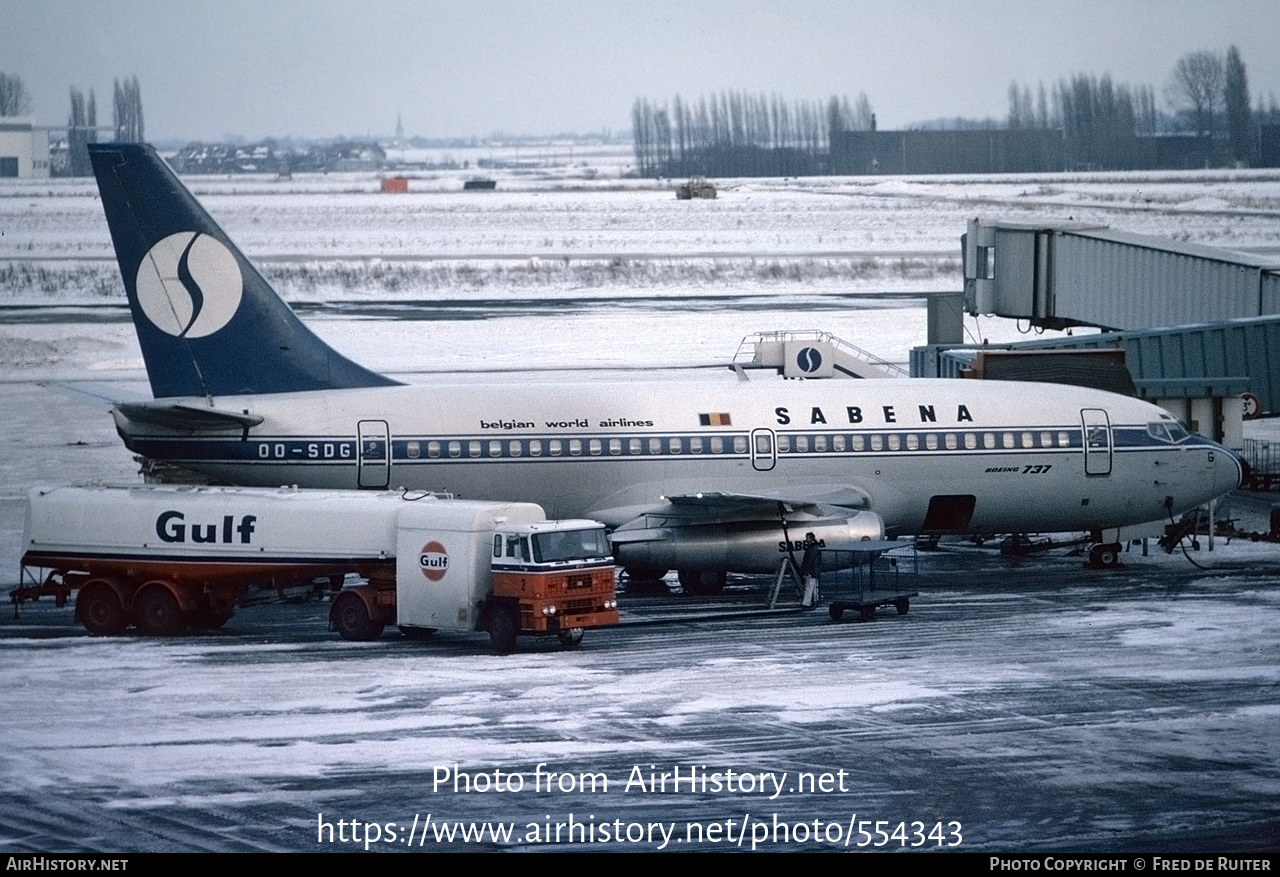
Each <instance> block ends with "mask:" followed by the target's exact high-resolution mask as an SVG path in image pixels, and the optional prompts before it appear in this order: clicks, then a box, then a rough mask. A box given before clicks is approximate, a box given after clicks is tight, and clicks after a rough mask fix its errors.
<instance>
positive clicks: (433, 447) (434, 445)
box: [427, 442, 440, 457]
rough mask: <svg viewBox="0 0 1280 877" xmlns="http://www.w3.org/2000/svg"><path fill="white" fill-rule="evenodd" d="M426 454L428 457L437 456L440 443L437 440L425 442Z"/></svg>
mask: <svg viewBox="0 0 1280 877" xmlns="http://www.w3.org/2000/svg"><path fill="white" fill-rule="evenodd" d="M427 456H428V457H438V456H440V443H439V442H427Z"/></svg>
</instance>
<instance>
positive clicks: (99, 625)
mask: <svg viewBox="0 0 1280 877" xmlns="http://www.w3.org/2000/svg"><path fill="white" fill-rule="evenodd" d="M76 617H77V618H78V619H79V620H80V623H81V624H83V625H84V629H85V630H87V631H89V633H92V634H95V635H97V636H118V635H119V634H122V633H124V631H125V628H127V627H128V626H129V616H128V615H127V614H126V613H125V611H124V605H123V604H121V602H120V597H119V596H118V595H117V594H116V591H115V588H113V587H111V583H110V582H108V581H107V580H106V579H92V580H90V581H89V583H88V584H86V585H85V586H84V587H83V588H81V589H80V593H78V594H77V595H76Z"/></svg>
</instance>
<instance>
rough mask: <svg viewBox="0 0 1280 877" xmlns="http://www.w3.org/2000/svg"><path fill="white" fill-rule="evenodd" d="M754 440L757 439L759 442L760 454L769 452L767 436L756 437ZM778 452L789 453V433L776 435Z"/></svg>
mask: <svg viewBox="0 0 1280 877" xmlns="http://www.w3.org/2000/svg"><path fill="white" fill-rule="evenodd" d="M756 441H758V442H759V443H760V444H759V453H762V454H767V453H769V439H768V438H766V437H765V436H760V437H759V438H758V439H756ZM778 453H779V454H789V453H791V436H789V435H780V436H778Z"/></svg>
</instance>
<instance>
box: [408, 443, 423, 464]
mask: <svg viewBox="0 0 1280 877" xmlns="http://www.w3.org/2000/svg"><path fill="white" fill-rule="evenodd" d="M404 452H405V453H406V454H408V455H409V459H410V460H416V459H418V458H419V457H421V456H422V445H420V444H418V443H417V442H409V443H407V444H406V445H405V446H404Z"/></svg>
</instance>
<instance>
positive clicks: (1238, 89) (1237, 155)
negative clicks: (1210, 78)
mask: <svg viewBox="0 0 1280 877" xmlns="http://www.w3.org/2000/svg"><path fill="white" fill-rule="evenodd" d="M1223 104H1224V106H1225V107H1226V111H1227V141H1228V142H1229V143H1230V145H1231V157H1232V158H1234V159H1235V160H1236V161H1248V160H1249V159H1250V157H1251V153H1252V152H1253V137H1252V134H1253V119H1252V118H1251V113H1250V112H1249V76H1248V74H1247V73H1246V72H1245V69H1244V61H1243V60H1241V58H1240V51H1239V50H1238V49H1237V48H1236V47H1235V46H1232V47H1231V48H1230V49H1228V50H1227V69H1226V75H1225V82H1224V86H1223Z"/></svg>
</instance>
